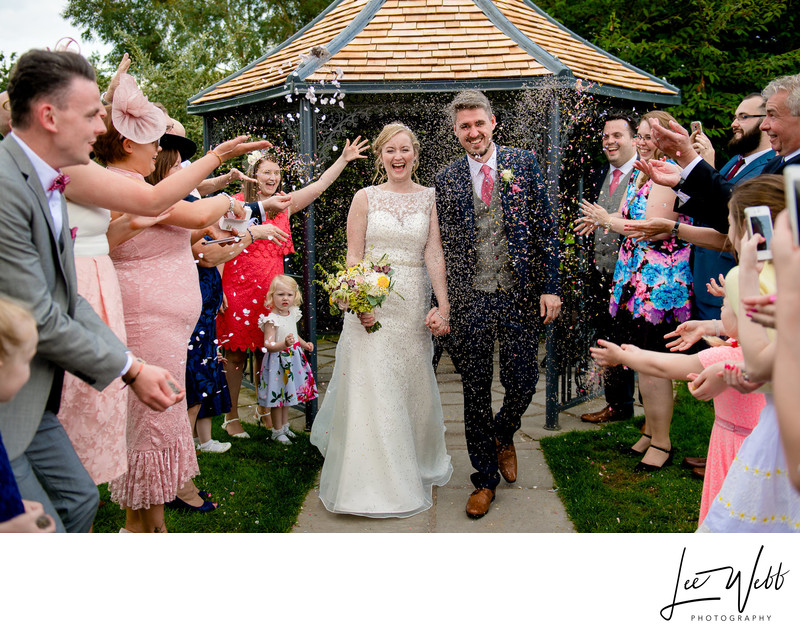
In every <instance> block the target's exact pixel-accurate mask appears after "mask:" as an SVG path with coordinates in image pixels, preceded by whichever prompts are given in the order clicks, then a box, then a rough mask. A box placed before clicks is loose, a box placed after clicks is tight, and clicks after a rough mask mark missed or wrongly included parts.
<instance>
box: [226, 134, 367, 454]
mask: <svg viewBox="0 0 800 631" xmlns="http://www.w3.org/2000/svg"><path fill="white" fill-rule="evenodd" d="M367 144H368V142H367V140H361V136H359V137H357V138H356V139H355V141H354V142H353V143H352V144H350V141H349V140H347V141H345V147H344V150H343V151H342V154H341V156H339V158H338V159H337V160H336V162H334V163H333V164H332V165H331V166H330V167H329V168H328V169H327V170H326V171H325V172H324V173H323V174H322V175H321V176H320V177H319V179H317V180H316V181H314V182H312V183H311V184H309V185H308V186H306V187H304V188H301V189H300V190H297V191H292V193H290V194H287V193H283V192H282V185H283V175H282V170H281V167H280V165H279V163H278V161H277V158H276V157H275V155H274V154H273V153H270V152H267V151H256V152H253V153H251V154H250V155H249V156H248V158H247V161H248V164H249V168H248V169H247V175H248V176H250V177H252V178H255V179H256V180H257V181H258V184H257V185H256V184H253V183H252V182H249V181H248V182H245V185H244V198H245V202H247V206H248V207H249V208H251V209H252V212H253V217H254V218H255V219H256V221H258V222H260V223H264V224H272V225H274V226H276V227H278V228H280V229H281V230H282V231H284V232H286V233H288V234H289V235H290V237H289V239H288V240H287V241H285V242H284V243H276V242H274V241H272V240H271V239H269V238H267V240H264V241H261V240H259V241H257V242H256V243H255V244H253V246H252V247H249V248H247V251H246V252H243V253H242V255H241V256H237V257H236V258H235V259H234V260H233V261H231V262H230V263H227V264H226V265H225V267H224V268H223V271H222V289H223V292H224V302H223V309H222V312H221V313H220V316H219V318H218V320H217V332H218V336H219V341H220V345H221V346H222V348H223V349H224V351H225V358H226V360H227V369H226V373H225V376H226V379H227V381H228V389H229V390H230V395H231V401H232V402H233V409H232V410H231V412H230V413H229V414H228V415H226V417H225V422H224V423H223V424H222V427H223V428H224V429H225V431H227V432H228V434H229V435H231V436H235V437H236V438H250V435H249V434H248V433H247V432H246V431H244V429H243V428H242V424H241V421H240V419H239V410H238V401H239V391H240V389H241V387H242V373H243V370H244V364H245V360H246V359H247V351H252V352H253V353H254V355H255V362H256V367H257V370H258V369H260V367H261V362H262V361H263V359H264V351H263V350H262V348H263V346H264V333H263V331H262V330H261V329H259V328H258V319H259V317H260V316H261V315H264V316H266V315H267V312H266V309H265V307H264V296H266V294H267V290H268V289H269V285H270V283H271V282H272V279H273V278H274V277H275V276H276V275H278V274H283V272H284V270H283V257H284V256H286V255H287V254H291V253H292V252H294V245H293V244H292V239H291V231H290V228H289V218H290V217H291V216H292V215H293V214H294V213H296V212H298V211H300V210H303V209H304V208H305V207H306V206H308V205H309V204H310V203H311V202H313V201H314V200H315V199H317V198H318V197H319V196H320V195H322V193H324V192H325V190H326V189H327V188H328V187H329V186H330V185H331V184H333V183H334V182H335V181H336V178H338V177H339V175H341V173H342V171H344V169H345V167H346V166H347V165H348V164H349V163H350V162H352V161H353V160H356V159H358V158H364V157H366V156H364V155H362V153H361V152H362V151H363V150H364V149H365V148H366V147H367ZM256 414H257V416H258V420H259V422H262V419H264V420H265V421H267V423H268V422H269V410H267V409H266V408H261V407H260V406H259V407H258V409H257V412H256ZM287 427H288V426H287ZM288 432H291V430H288ZM291 436H292V434H290V437H291Z"/></svg>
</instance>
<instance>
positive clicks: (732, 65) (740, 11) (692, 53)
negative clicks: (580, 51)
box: [537, 0, 800, 138]
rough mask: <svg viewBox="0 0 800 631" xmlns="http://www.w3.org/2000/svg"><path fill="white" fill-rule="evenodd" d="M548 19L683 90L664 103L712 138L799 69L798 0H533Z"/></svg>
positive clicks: (799, 2)
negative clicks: (743, 105) (675, 0)
mask: <svg viewBox="0 0 800 631" xmlns="http://www.w3.org/2000/svg"><path fill="white" fill-rule="evenodd" d="M537 4H538V5H539V6H540V7H541V8H542V9H543V10H545V11H547V12H548V13H549V14H550V15H551V16H552V17H553V18H555V19H556V20H558V21H559V22H561V23H563V24H564V25H565V26H566V27H567V28H569V29H571V30H573V31H574V32H575V33H577V34H578V35H580V36H581V37H584V38H585V39H587V40H589V41H590V42H592V43H593V44H595V45H596V46H599V47H600V48H602V49H604V50H606V51H608V52H610V53H611V54H613V55H615V56H617V57H619V58H621V59H623V60H625V61H627V62H628V63H631V64H633V65H635V66H637V67H639V68H641V69H642V70H646V71H647V72H650V73H652V74H654V75H656V76H658V77H663V78H664V79H666V80H667V81H669V82H670V83H672V84H673V85H676V86H677V87H679V88H680V89H681V93H682V103H681V105H680V106H677V107H674V108H670V109H671V112H672V113H673V114H674V115H675V117H676V118H678V120H680V121H681V122H688V121H689V120H694V119H700V120H702V121H703V127H704V129H705V130H706V131H707V133H708V134H709V135H710V136H712V137H717V138H720V137H722V136H723V135H724V134H726V133H727V131H728V130H729V127H730V122H731V118H732V115H733V111H734V110H735V109H736V106H737V105H738V104H739V101H740V100H741V98H742V97H743V96H744V95H746V94H748V93H750V92H757V91H760V90H761V89H762V88H763V87H764V86H765V85H766V84H767V83H768V82H769V81H770V80H771V79H773V78H774V77H776V76H778V75H782V74H794V73H796V72H798V71H799V70H800V32H799V30H800V17H798V16H800V0H775V1H774V2H770V3H765V2H762V1H760V0H685V1H684V2H682V3H681V4H680V6H679V7H678V6H676V5H673V4H669V5H665V4H663V3H661V4H659V3H653V2H651V1H650V0H630V1H629V2H627V3H625V7H624V9H623V8H622V7H621V5H620V4H619V2H617V0H585V1H583V2H574V1H573V0H539V2H538V3H537Z"/></svg>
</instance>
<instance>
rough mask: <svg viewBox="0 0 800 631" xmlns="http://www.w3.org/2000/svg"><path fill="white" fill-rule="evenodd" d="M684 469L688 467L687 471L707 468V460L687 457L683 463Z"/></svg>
mask: <svg viewBox="0 0 800 631" xmlns="http://www.w3.org/2000/svg"><path fill="white" fill-rule="evenodd" d="M681 466H682V467H686V468H687V469H694V468H696V467H705V466H706V458H692V457H691V456H686V457H685V458H684V459H683V462H681Z"/></svg>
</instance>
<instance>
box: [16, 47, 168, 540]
mask: <svg viewBox="0 0 800 631" xmlns="http://www.w3.org/2000/svg"><path fill="white" fill-rule="evenodd" d="M8 94H9V100H10V104H11V125H12V127H13V131H12V133H10V134H9V135H8V136H7V137H6V138H5V139H4V140H3V142H2V143H0V270H2V271H0V293H2V294H6V295H8V296H11V297H13V298H16V299H17V300H18V301H20V302H22V303H24V304H26V305H27V306H28V307H29V308H30V310H31V311H32V313H33V315H34V318H35V319H36V323H37V327H38V330H39V343H38V346H37V351H36V355H35V356H34V358H33V360H32V362H31V377H30V380H29V381H28V383H27V384H26V385H25V386H24V387H23V389H22V390H20V392H19V393H18V394H17V396H16V397H15V398H14V399H13V400H12V401H11V402H8V403H4V404H0V433H1V434H2V436H3V441H4V442H5V445H6V449H7V451H8V454H9V458H10V460H11V466H12V469H13V472H14V477H15V478H16V480H17V484H18V485H19V487H20V492H21V494H22V497H24V498H26V499H31V500H36V501H39V502H41V503H42V504H43V505H44V509H45V512H46V513H47V514H49V515H52V516H53V517H54V518H55V521H56V527H57V530H58V531H61V532H63V531H67V532H87V531H88V530H89V528H90V527H91V524H92V521H93V520H94V516H95V513H96V511H97V504H98V493H97V488H96V487H95V485H94V483H93V482H92V479H91V478H90V477H89V474H88V473H86V470H85V469H84V468H83V465H82V464H81V462H80V460H79V459H78V456H77V455H76V454H75V450H74V449H73V448H72V444H71V443H70V441H69V438H68V437H67V434H66V432H65V431H64V428H63V427H62V426H61V424H60V423H59V421H58V418H57V416H56V413H57V412H58V406H59V402H60V399H61V384H62V381H63V377H64V371H65V370H68V371H69V372H71V373H73V374H74V375H76V376H78V377H80V378H81V379H83V380H84V381H86V382H87V383H89V384H91V385H93V386H94V387H95V388H97V389H98V390H101V389H103V388H105V387H106V386H108V385H109V384H110V383H111V382H112V381H115V380H116V379H117V378H118V377H122V379H123V381H125V382H126V384H128V385H130V387H131V390H133V392H134V394H136V396H138V397H139V398H140V399H141V400H142V401H143V402H144V403H146V404H147V405H149V406H150V407H152V408H153V409H156V410H164V409H166V408H167V407H169V406H170V405H173V404H175V403H177V402H178V401H180V400H181V399H182V398H183V396H184V392H183V391H182V390H180V389H179V388H178V387H177V386H175V384H174V380H173V379H172V378H171V377H170V375H169V373H168V372H167V371H166V370H164V369H163V368H159V367H157V366H151V365H147V364H145V363H144V362H143V361H142V360H140V359H138V358H136V357H134V356H133V354H132V353H130V352H129V351H128V350H127V349H126V348H125V346H124V345H123V344H122V342H120V341H119V340H118V339H117V338H116V337H115V336H114V334H113V333H112V332H111V330H110V329H109V328H108V327H107V326H106V325H105V324H104V323H103V321H102V320H101V319H100V318H99V317H98V315H97V314H96V313H95V312H94V310H93V309H92V307H91V306H90V305H89V304H88V303H87V302H86V301H85V300H84V299H83V298H81V297H80V296H79V295H78V292H77V282H76V278H75V263H74V258H73V250H72V238H71V235H70V230H69V224H68V222H67V214H66V207H65V203H64V198H63V195H62V193H63V186H64V182H63V178H64V176H63V175H61V174H60V172H59V169H61V168H63V167H66V166H70V165H76V164H86V163H88V162H89V156H90V153H91V151H92V145H93V143H94V141H95V138H96V137H97V136H98V135H99V134H100V133H102V132H104V131H105V125H104V123H103V119H102V117H103V115H104V109H103V106H102V104H101V102H100V92H99V90H98V88H97V84H96V83H95V75H94V70H93V68H92V67H91V66H90V65H89V64H88V62H87V61H86V60H85V59H84V58H83V57H81V56H80V55H76V54H74V53H68V52H49V51H40V50H34V51H29V52H28V53H25V54H24V55H22V57H20V59H19V61H18V62H17V64H16V65H15V67H14V68H13V70H12V72H11V75H10V78H9V84H8ZM114 387H119V385H115V386H114Z"/></svg>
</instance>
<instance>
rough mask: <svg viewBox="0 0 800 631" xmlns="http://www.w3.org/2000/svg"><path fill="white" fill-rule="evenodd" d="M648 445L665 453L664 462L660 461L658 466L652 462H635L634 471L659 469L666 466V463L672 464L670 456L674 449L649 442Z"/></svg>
mask: <svg viewBox="0 0 800 631" xmlns="http://www.w3.org/2000/svg"><path fill="white" fill-rule="evenodd" d="M650 446H651V447H652V448H653V449H658V450H659V451H663V452H664V453H665V454H667V459H666V460H665V461H664V462H662V463H661V465H658V466H657V465H654V464H647V463H646V462H640V463H639V464H637V465H636V466H635V467H634V468H633V470H634V471H636V472H640V471H659V470H661V469H663V468H664V467H666V466H667V465H669V464H672V456H673V455H674V453H675V450H674V449H664V448H663V447H659V446H658V445H654V444H653V443H650Z"/></svg>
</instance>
